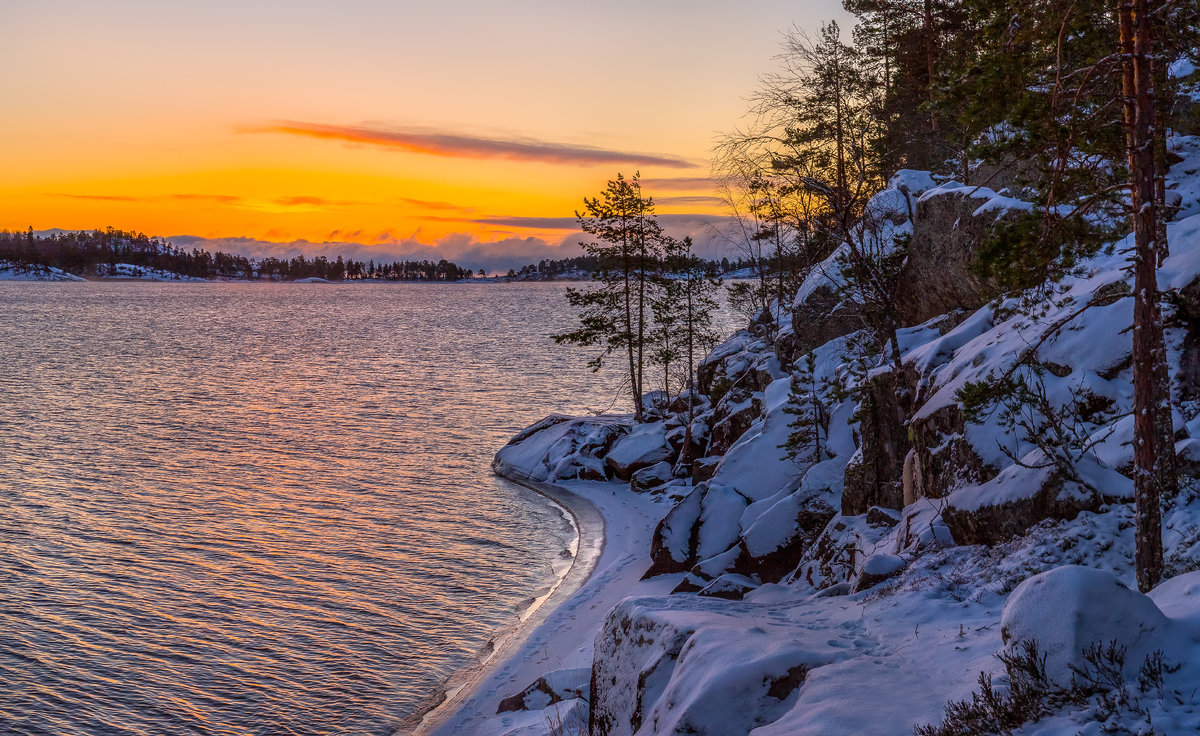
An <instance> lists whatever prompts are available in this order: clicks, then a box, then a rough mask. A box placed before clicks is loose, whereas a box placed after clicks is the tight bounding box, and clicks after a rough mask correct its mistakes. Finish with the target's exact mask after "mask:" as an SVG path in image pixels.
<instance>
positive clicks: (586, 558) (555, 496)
mask: <svg viewBox="0 0 1200 736" xmlns="http://www.w3.org/2000/svg"><path fill="white" fill-rule="evenodd" d="M492 468H493V470H494V471H495V473H496V475H497V476H499V477H500V478H503V479H504V480H506V481H509V482H510V483H515V484H517V485H519V486H522V487H524V488H527V489H529V490H531V491H533V492H535V493H538V494H541V495H542V496H544V497H545V498H547V499H548V500H549V501H550V502H551V503H552V504H554V505H555V506H557V507H559V508H560V509H561V510H562V511H563V514H564V516H566V518H568V519H569V520H570V521H571V523H572V525H573V526H574V527H575V533H576V544H575V554H574V557H573V559H572V561H571V566H570V567H569V568H568V569H567V570H566V572H564V573H563V575H562V576H560V577H559V578H558V580H557V581H556V582H555V583H554V585H553V586H552V587H551V588H550V590H549V591H547V592H546V593H544V594H543V595H542V596H541V597H540V598H539V599H538V600H537V601H535V602H534V604H533V605H532V606H531V607H530V609H528V610H527V611H526V612H525V613H524V614H523V618H522V619H521V620H520V621H519V622H517V623H516V624H515V625H514V626H513V627H512V628H510V629H507V630H504V631H502V632H501V633H500V634H498V635H497V637H496V638H494V639H492V643H493V649H492V652H491V654H489V655H488V656H487V657H486V658H484V659H483V660H482V661H480V662H478V663H477V664H475V665H472V666H471V667H468V668H466V669H464V670H460V671H459V672H457V673H455V674H454V675H452V676H451V677H450V678H449V679H448V680H447V681H446V682H445V684H444V685H443V686H442V693H441V699H440V700H439V701H437V702H436V703H434V704H432V706H431V707H429V708H428V709H425V710H423V711H420V712H417V713H414V714H413V715H412V716H409V717H408V718H407V719H406V720H405V722H404V723H403V724H402V726H401V728H400V730H399V732H398V734H411V735H412V736H425V735H426V734H432V733H434V732H435V731H437V730H438V729H439V728H441V727H442V726H444V725H446V724H447V722H448V721H451V720H452V717H453V716H456V715H457V714H458V712H459V711H460V710H461V709H462V708H463V707H464V706H465V705H466V703H467V702H468V701H469V700H470V699H471V698H472V696H474V695H476V693H477V692H478V691H479V690H480V689H481V686H482V685H483V684H484V683H485V682H487V681H488V680H490V679H494V678H495V676H496V674H497V670H498V669H500V668H501V667H503V666H504V665H505V664H506V663H508V662H509V661H510V660H512V659H514V658H515V657H516V655H517V654H518V652H519V651H520V649H521V647H522V645H523V644H524V643H525V642H526V641H527V640H528V639H529V637H530V635H531V634H532V633H533V631H534V630H535V629H537V628H538V627H539V626H540V625H541V624H542V623H543V622H544V621H545V620H546V618H547V617H549V616H550V615H551V614H552V613H553V612H554V611H555V610H556V609H558V608H559V607H560V606H561V605H562V604H563V603H564V602H565V601H567V600H568V599H570V598H571V597H572V596H573V595H574V594H575V593H576V592H577V591H578V590H579V589H580V588H581V587H582V586H583V585H584V584H585V583H586V582H587V581H588V578H589V577H590V576H591V574H592V572H593V571H594V570H595V569H596V564H597V562H598V561H599V559H600V557H601V555H602V554H603V552H604V546H605V535H604V529H605V523H604V515H603V514H602V513H601V512H600V510H599V509H598V508H596V505H595V504H593V503H592V502H591V501H589V500H588V499H587V498H584V497H583V496H581V495H579V494H576V493H573V492H571V491H570V490H567V489H565V488H563V487H561V486H557V485H554V484H552V483H546V482H542V481H537V480H533V479H531V478H528V477H527V476H526V475H525V474H524V473H521V472H520V471H519V470H518V469H517V468H515V467H513V466H511V465H508V464H507V463H503V462H502V461H499V460H497V461H496V462H495V463H493V466H492Z"/></svg>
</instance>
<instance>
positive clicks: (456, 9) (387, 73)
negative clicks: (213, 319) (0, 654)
mask: <svg viewBox="0 0 1200 736" xmlns="http://www.w3.org/2000/svg"><path fill="white" fill-rule="evenodd" d="M831 18H834V19H837V20H838V21H839V22H841V23H842V26H843V32H844V34H845V35H846V36H848V35H849V28H850V23H849V22H848V21H847V20H846V16H845V14H844V13H843V12H842V11H841V8H840V3H839V2H838V1H837V0H818V1H816V2H780V1H777V0H740V1H737V2H734V1H733V0H726V1H725V2H710V1H708V0H690V1H684V0H641V2H636V1H631V0H611V1H609V2H601V3H580V2H572V1H571V0H559V1H557V2H549V1H547V2H542V1H532V0H510V1H509V2H483V1H481V0H446V1H443V2H424V3H417V2H408V1H405V0H393V1H392V2H383V1H382V0H343V1H342V2H316V1H312V0H292V1H291V2H268V1H266V0H237V1H226V0H207V1H206V2H191V1H190V0H182V1H168V0H158V1H157V2H146V1H143V0H112V1H108V0H86V1H84V0H77V1H67V0H0V66H2V68H3V70H4V71H3V73H2V74H0V99H3V100H4V106H3V110H4V112H3V114H2V115H0V161H2V162H3V165H4V169H5V175H4V177H3V178H2V179H0V228H8V229H22V230H23V229H25V228H27V227H29V226H32V227H33V228H34V229H35V230H46V229H51V228H64V229H92V228H98V227H104V226H108V225H112V226H114V227H118V228H122V229H132V230H138V231H143V232H146V233H147V234H151V235H161V236H192V239H185V240H183V241H182V242H197V243H201V244H203V245H204V246H205V247H219V248H222V249H226V250H234V251H240V252H245V253H247V254H249V255H263V254H266V253H268V252H271V253H272V254H277V253H278V252H280V251H282V252H289V251H295V250H298V249H299V250H304V251H307V252H313V253H318V252H330V253H337V252H340V253H345V254H347V255H355V256H358V257H365V256H376V257H386V256H389V255H401V254H409V253H417V254H430V253H437V254H442V255H445V256H446V257H451V258H455V257H457V258H459V259H460V261H461V265H463V266H465V267H471V266H473V265H474V266H482V265H487V266H489V268H494V267H498V266H500V265H503V263H504V262H506V261H512V262H513V263H516V264H517V265H519V263H521V262H528V261H530V260H536V259H537V258H540V257H546V256H550V257H563V256H567V255H575V254H576V253H577V249H576V248H575V247H574V245H573V244H574V243H575V242H576V241H577V240H578V237H577V236H576V235H575V228H574V225H573V220H574V218H573V213H574V211H575V210H576V209H577V208H579V207H580V202H581V199H582V197H583V196H585V195H594V194H596V193H598V192H599V190H600V189H601V188H602V187H603V185H604V182H605V181H606V180H607V179H609V178H612V177H613V176H615V174H616V173H617V172H618V171H621V172H625V173H626V174H629V173H632V172H633V171H634V170H638V169H640V170H641V172H642V177H643V180H644V187H645V189H646V192H647V193H649V194H652V195H654V196H655V198H656V200H657V201H658V202H659V212H660V213H661V214H663V215H664V216H665V218H664V219H665V221H666V222H667V223H668V224H670V225H673V226H675V227H676V228H677V229H680V230H684V231H690V230H696V229H699V228H700V227H702V225H701V223H702V221H703V220H705V219H710V220H711V219H713V218H714V217H716V216H719V213H720V207H719V206H718V205H717V203H716V202H715V200H713V199H712V195H713V192H712V190H711V187H710V185H709V184H708V182H707V181H706V180H705V179H706V177H707V176H708V174H709V163H708V151H709V148H710V147H711V145H712V143H713V140H714V136H715V134H716V133H717V132H718V131H721V130H729V129H731V128H733V127H735V126H736V125H737V124H738V123H739V121H740V119H741V116H742V114H743V111H744V109H745V106H746V102H745V98H746V97H747V96H748V95H749V94H750V93H751V92H752V91H753V89H754V87H755V84H756V80H757V77H758V75H760V74H763V73H765V72H769V71H771V70H772V67H773V61H772V57H773V56H774V55H775V54H776V52H777V50H778V47H779V41H780V34H781V33H782V32H783V31H784V30H786V29H787V28H788V27H790V26H791V25H793V24H795V25H797V26H799V27H800V28H804V29H813V30H815V29H816V27H817V26H818V24H819V22H820V21H822V20H828V19H831ZM564 242H566V243H567V244H568V245H569V247H568V248H566V249H564V250H563V251H562V252H558V250H557V248H556V246H559V245H560V244H562V243H564ZM472 259H475V260H476V261H478V262H477V263H472V262H471V260H472Z"/></svg>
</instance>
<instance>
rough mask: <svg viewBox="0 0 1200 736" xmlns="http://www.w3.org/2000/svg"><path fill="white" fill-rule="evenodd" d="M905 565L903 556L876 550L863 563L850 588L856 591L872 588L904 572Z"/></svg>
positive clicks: (906, 564)
mask: <svg viewBox="0 0 1200 736" xmlns="http://www.w3.org/2000/svg"><path fill="white" fill-rule="evenodd" d="M907 566H908V563H907V562H906V561H905V560H904V558H903V557H898V556H896V555H890V554H887V553H886V552H877V553H875V554H873V555H871V556H870V557H868V558H867V560H866V562H864V563H863V567H862V570H860V571H859V573H858V577H857V578H856V579H855V581H854V587H853V588H851V590H852V591H853V592H855V593H858V592H861V591H864V590H867V589H868V588H874V587H875V586H876V585H879V584H880V583H882V582H883V581H885V580H890V579H891V578H894V577H896V576H897V575H899V574H900V573H902V572H904V568H905V567H907Z"/></svg>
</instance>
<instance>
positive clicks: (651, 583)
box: [402, 459, 676, 736]
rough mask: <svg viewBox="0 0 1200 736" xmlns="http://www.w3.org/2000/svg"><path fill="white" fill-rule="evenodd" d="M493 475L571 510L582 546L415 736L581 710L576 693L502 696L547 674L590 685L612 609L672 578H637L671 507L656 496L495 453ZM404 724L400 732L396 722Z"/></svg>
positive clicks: (458, 679) (538, 722) (540, 721)
mask: <svg viewBox="0 0 1200 736" xmlns="http://www.w3.org/2000/svg"><path fill="white" fill-rule="evenodd" d="M495 470H496V473H497V475H499V476H501V477H502V478H505V479H506V480H509V481H511V482H514V483H517V484H519V485H522V486H524V487H526V488H529V489H531V490H532V491H535V492H537V493H541V494H543V495H544V496H546V497H547V498H549V499H550V500H551V501H553V502H554V503H556V504H559V505H560V506H562V507H563V508H565V509H566V510H567V511H568V513H569V514H570V515H571V516H572V517H573V518H574V519H575V523H576V528H577V530H578V533H579V544H578V550H577V553H576V556H575V561H574V562H573V564H572V566H571V568H570V570H569V571H568V572H567V574H566V575H564V576H563V578H562V579H561V580H560V582H559V584H558V586H557V587H556V588H555V589H554V590H553V591H552V592H551V593H550V594H549V596H548V597H547V598H546V599H545V600H544V601H543V602H542V604H541V605H540V606H539V607H538V609H537V610H536V611H535V612H534V613H533V614H532V615H530V616H529V617H528V618H527V619H525V620H524V621H523V622H521V624H519V625H518V626H517V627H516V628H515V629H514V630H512V631H509V632H506V634H505V635H504V639H503V641H502V642H501V643H500V644H499V645H498V646H497V648H496V650H495V653H494V654H493V655H492V656H491V657H489V658H488V659H487V660H486V661H485V662H483V663H481V664H480V665H478V666H477V667H474V668H472V669H469V670H466V671H465V672H463V673H460V674H459V675H457V676H455V677H454V678H452V680H451V681H450V682H449V683H447V697H446V699H445V700H444V701H442V702H441V703H440V704H438V705H437V706H436V707H435V708H433V709H432V710H430V711H428V712H427V713H425V714H424V716H423V717H422V718H421V721H420V723H418V724H415V725H413V724H409V727H410V728H411V729H412V730H411V731H410V733H412V734H413V735H414V736H426V735H427V734H435V735H437V736H449V735H450V734H455V735H456V736H458V735H463V736H466V735H469V734H479V735H480V736H483V735H484V734H496V733H499V732H514V731H518V732H520V731H524V730H526V729H527V730H528V732H529V733H531V734H534V733H538V734H540V733H544V732H545V731H546V730H548V726H551V725H561V724H562V723H565V722H567V721H570V719H571V718H573V717H575V718H578V717H580V715H582V719H583V722H584V723H586V717H587V716H586V712H584V713H582V714H580V713H577V712H575V713H573V712H572V707H573V706H574V705H576V704H578V703H579V701H578V700H566V701H564V702H563V703H562V705H563V707H562V708H560V709H555V707H554V706H553V705H551V706H550V707H549V708H547V709H546V710H544V711H543V710H540V709H539V710H532V711H527V710H514V711H507V712H504V713H497V710H498V708H499V706H500V702H501V701H503V700H505V699H510V698H511V697H512V696H514V695H519V694H520V693H521V692H522V691H523V689H525V688H526V686H528V685H529V684H530V683H531V682H534V681H537V680H539V678H545V679H546V680H548V681H550V682H551V683H552V684H554V685H555V686H561V687H566V688H568V689H570V688H572V687H582V688H586V687H587V683H588V680H589V679H590V676H591V666H592V655H593V643H594V639H595V635H596V633H597V632H598V631H600V629H601V627H602V625H603V622H604V619H605V617H606V616H607V614H608V612H609V610H610V609H611V608H612V607H613V606H614V605H615V604H616V603H617V602H618V601H620V600H621V599H623V598H625V597H626V596H629V595H662V594H665V593H666V592H667V591H669V590H670V588H671V587H672V585H673V584H674V582H676V581H675V580H674V577H675V576H670V577H671V579H665V578H657V579H654V580H648V581H640V580H639V579H640V577H641V575H642V573H643V572H644V571H645V569H646V567H647V566H648V565H649V562H650V560H649V556H648V554H647V551H646V550H647V546H646V545H647V544H648V541H649V539H650V537H651V535H652V533H653V530H654V525H655V524H656V523H657V522H658V519H659V518H660V517H661V516H662V514H664V513H665V512H666V510H667V508H668V506H667V505H665V504H664V503H663V502H661V501H660V500H658V499H655V498H647V497H644V496H640V497H639V496H635V494H632V493H630V492H629V487H628V485H627V484H623V483H605V482H598V481H569V482H559V483H547V482H544V481H539V480H535V479H531V478H530V477H529V473H528V472H527V471H524V470H523V469H522V468H520V467H516V466H513V465H510V464H507V463H504V462H503V461H501V460H499V459H498V460H497V462H496V464H495ZM402 733H403V731H402Z"/></svg>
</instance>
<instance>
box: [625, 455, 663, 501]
mask: <svg viewBox="0 0 1200 736" xmlns="http://www.w3.org/2000/svg"><path fill="white" fill-rule="evenodd" d="M672 470H673V467H672V465H671V463H668V462H665V461H664V462H661V463H656V464H654V465H651V466H650V467H648V468H642V469H641V470H638V471H636V472H635V473H634V474H633V477H632V479H631V480H630V481H629V490H631V491H633V492H634V493H645V492H647V491H649V490H650V489H652V488H657V487H658V486H661V485H663V484H664V483H667V482H668V481H670V480H671V478H672Z"/></svg>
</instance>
